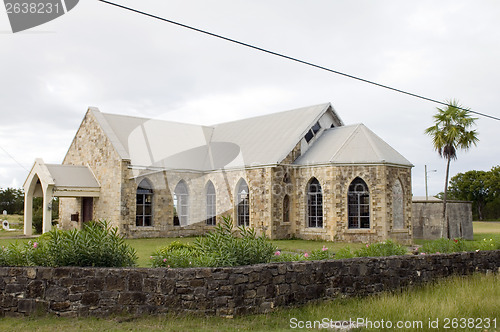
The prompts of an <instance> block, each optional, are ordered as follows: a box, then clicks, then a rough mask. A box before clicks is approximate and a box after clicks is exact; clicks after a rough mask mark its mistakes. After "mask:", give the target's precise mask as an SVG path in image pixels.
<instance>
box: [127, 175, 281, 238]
mask: <svg viewBox="0 0 500 332" xmlns="http://www.w3.org/2000/svg"><path fill="white" fill-rule="evenodd" d="M123 173H124V174H125V176H124V179H123V182H122V190H121V193H122V202H121V205H122V208H121V210H122V216H121V217H122V220H123V221H122V223H123V226H122V229H123V234H125V236H127V237H167V236H170V237H173V236H192V235H201V234H203V233H205V232H207V231H209V230H211V229H213V227H214V226H211V225H206V210H207V209H206V187H207V183H208V181H211V182H212V184H213V185H214V187H215V191H216V194H217V195H216V212H217V215H219V216H220V215H225V216H231V217H232V218H233V222H234V224H235V225H236V210H235V209H234V206H235V205H236V204H237V201H236V200H237V197H236V194H237V187H238V185H239V183H240V181H242V180H244V181H245V182H246V183H247V185H248V187H249V192H250V227H253V228H254V229H255V230H256V231H257V233H258V234H266V235H268V236H271V228H270V227H269V225H268V221H269V220H270V219H271V217H270V216H271V209H270V204H271V203H270V202H271V189H270V186H269V183H270V176H271V169H270V168H265V167H261V168H249V169H233V170H220V171H215V172H209V173H201V172H188V171H161V172H152V171H148V170H141V171H136V170H133V169H130V168H127V169H124V170H123ZM143 179H147V180H148V181H149V182H150V183H151V184H152V185H153V188H154V195H153V225H152V226H146V227H145V226H136V224H135V216H136V190H137V186H138V185H139V183H140V182H141V181H142V180H143ZM180 181H184V182H185V184H186V186H187V188H188V192H189V209H188V215H189V217H188V220H189V222H188V225H181V226H174V225H173V216H174V200H173V193H174V191H175V187H176V186H177V184H178V183H179V182H180Z"/></svg>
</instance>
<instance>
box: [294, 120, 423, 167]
mask: <svg viewBox="0 0 500 332" xmlns="http://www.w3.org/2000/svg"><path fill="white" fill-rule="evenodd" d="M295 164H298V165H311V164H394V165H403V166H413V165H412V164H411V163H410V162H409V161H408V160H407V159H406V158H405V157H403V156H402V155H401V154H399V152H397V151H396V150H394V149H393V148H392V147H391V146H390V145H389V144H387V143H386V142H385V141H383V140H382V139H381V138H380V137H378V136H377V135H375V133H373V132H372V131H371V130H370V129H368V128H367V127H366V126H365V125H363V124H356V125H350V126H342V127H335V128H330V129H327V130H325V131H324V132H323V134H322V135H321V136H320V137H319V139H318V140H317V141H316V142H315V143H314V144H313V145H312V146H311V147H310V148H309V149H308V150H307V151H306V153H305V154H303V155H302V156H300V157H299V158H298V159H297V160H296V161H295Z"/></svg>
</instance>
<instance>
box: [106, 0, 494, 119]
mask: <svg viewBox="0 0 500 332" xmlns="http://www.w3.org/2000/svg"><path fill="white" fill-rule="evenodd" d="M98 1H100V2H104V3H107V4H109V5H112V6H116V7H119V8H122V9H126V10H129V11H131V12H134V13H137V14H141V15H144V16H148V17H151V18H154V19H157V20H160V21H164V22H168V23H171V24H175V25H177V26H180V27H183V28H186V29H190V30H193V31H196V32H200V33H203V34H206V35H209V36H212V37H216V38H219V39H223V40H226V41H229V42H231V43H235V44H238V45H242V46H245V47H249V48H252V49H255V50H258V51H261V52H265V53H268V54H272V55H275V56H279V57H281V58H285V59H288V60H291V61H295V62H298V63H302V64H304V65H308V66H311V67H315V68H318V69H322V70H325V71H328V72H331V73H334V74H337V75H342V76H345V77H348V78H352V79H355V80H358V81H361V82H365V83H368V84H372V85H375V86H378V87H381V88H385V89H389V90H392V91H396V92H399V93H403V94H406V95H408V96H412V97H415V98H420V99H423V100H427V101H430V102H433V103H437V104H441V105H444V106H448V105H449V104H448V103H445V102H442V101H439V100H436V99H432V98H428V97H425V96H422V95H418V94H415V93H411V92H408V91H404V90H400V89H396V88H393V87H390V86H388V85H384V84H380V83H377V82H374V81H370V80H367V79H364V78H361V77H357V76H354V75H349V74H346V73H342V72H340V71H337V70H333V69H330V68H327V67H323V66H320V65H317V64H314V63H312V62H308V61H304V60H300V59H297V58H294V57H291V56H288V55H285V54H281V53H277V52H273V51H270V50H267V49H264V48H261V47H258V46H254V45H251V44H247V43H244V42H241V41H238V40H235V39H231V38H228V37H224V36H222V35H218V34H215V33H212V32H209V31H206V30H202V29H198V28H195V27H192V26H189V25H186V24H182V23H179V22H176V21H172V20H169V19H166V18H163V17H160V16H157V15H153V14H149V13H146V12H143V11H140V10H137V9H133V8H130V7H127V6H123V5H120V4H117V3H114V2H110V1H106V0H98ZM457 108H460V109H463V110H466V111H469V112H471V113H474V114H477V115H480V116H484V117H487V118H490V119H493V120H499V121H500V118H498V117H495V116H492V115H488V114H485V113H480V112H476V111H473V110H470V109H466V108H462V107H457Z"/></svg>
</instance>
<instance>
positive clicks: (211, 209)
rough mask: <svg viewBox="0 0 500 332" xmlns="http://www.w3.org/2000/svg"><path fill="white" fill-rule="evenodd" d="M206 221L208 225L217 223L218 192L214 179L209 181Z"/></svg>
mask: <svg viewBox="0 0 500 332" xmlns="http://www.w3.org/2000/svg"><path fill="white" fill-rule="evenodd" d="M206 212H207V215H206V223H207V225H215V216H216V215H217V212H216V194H215V187H214V184H213V183H212V181H208V183H207V190H206Z"/></svg>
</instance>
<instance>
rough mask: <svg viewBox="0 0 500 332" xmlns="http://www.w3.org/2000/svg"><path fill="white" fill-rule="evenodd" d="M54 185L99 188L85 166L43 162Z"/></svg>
mask: <svg viewBox="0 0 500 332" xmlns="http://www.w3.org/2000/svg"><path fill="white" fill-rule="evenodd" d="M45 166H46V167H47V169H48V170H49V173H50V176H51V177H52V178H53V180H54V184H55V186H56V187H78V188H99V187H100V185H99V182H97V180H96V179H95V177H94V174H92V171H91V170H90V169H89V168H88V167H87V166H73V165H55V164H45Z"/></svg>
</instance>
